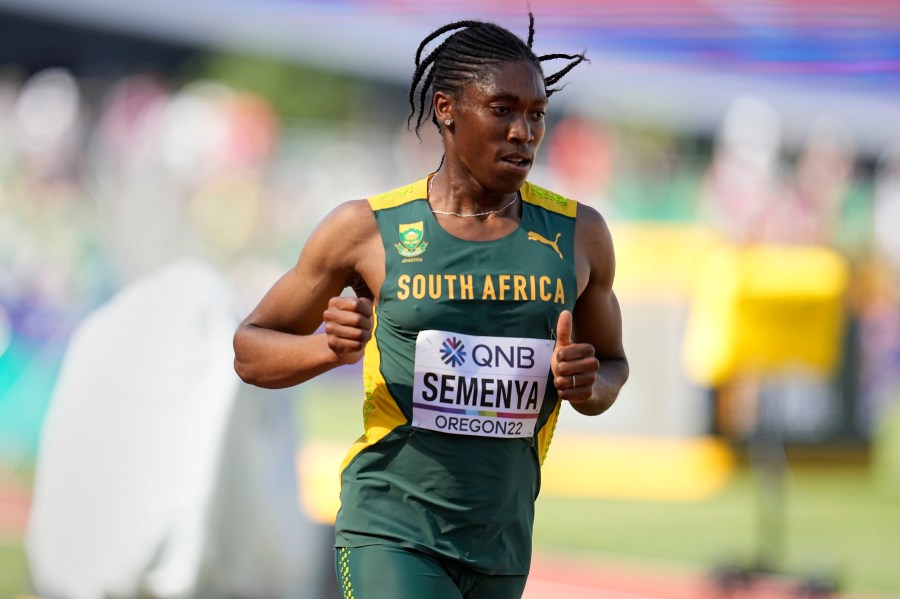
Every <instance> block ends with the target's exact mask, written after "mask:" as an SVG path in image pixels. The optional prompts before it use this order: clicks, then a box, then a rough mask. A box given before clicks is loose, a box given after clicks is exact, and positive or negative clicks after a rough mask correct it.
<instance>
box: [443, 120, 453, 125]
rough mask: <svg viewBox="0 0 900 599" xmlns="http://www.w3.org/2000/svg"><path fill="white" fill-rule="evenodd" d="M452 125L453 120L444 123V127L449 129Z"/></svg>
mask: <svg viewBox="0 0 900 599" xmlns="http://www.w3.org/2000/svg"><path fill="white" fill-rule="evenodd" d="M452 124H453V119H447V120H446V121H444V125H446V126H447V127H449V126H450V125H452Z"/></svg>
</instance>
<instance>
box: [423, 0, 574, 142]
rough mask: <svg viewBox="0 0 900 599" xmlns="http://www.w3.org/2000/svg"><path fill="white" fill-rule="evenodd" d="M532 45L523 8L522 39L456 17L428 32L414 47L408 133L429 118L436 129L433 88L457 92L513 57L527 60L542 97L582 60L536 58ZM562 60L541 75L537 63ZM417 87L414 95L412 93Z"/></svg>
mask: <svg viewBox="0 0 900 599" xmlns="http://www.w3.org/2000/svg"><path fill="white" fill-rule="evenodd" d="M450 32H453V33H452V34H451V35H450V36H449V37H447V38H446V39H445V40H443V41H442V42H441V43H440V44H439V45H438V46H437V47H436V48H434V49H433V50H432V51H431V52H430V53H428V55H426V56H425V57H424V58H423V57H422V55H423V54H424V52H425V48H426V47H427V46H428V45H429V44H431V43H432V42H434V41H435V40H437V39H438V38H439V37H441V36H442V35H444V34H446V33H450ZM533 44H534V15H533V14H532V13H531V11H529V12H528V41H527V42H524V41H522V39H521V38H519V37H518V36H517V35H515V34H513V33H512V32H510V31H509V30H507V29H505V28H503V27H500V26H498V25H495V24H493V23H485V22H483V21H471V20H466V21H457V22H455V23H449V24H447V25H444V26H443V27H440V28H439V29H437V30H435V31H434V32H432V33H431V34H429V35H428V36H427V37H426V38H425V39H424V40H422V42H421V43H420V44H419V47H418V49H417V50H416V70H415V72H414V73H413V77H412V83H411V84H410V86H409V106H410V113H409V118H407V120H406V123H407V126H411V123H412V121H413V119H414V118H415V122H416V125H415V128H414V131H415V132H416V134H417V135H418V133H419V129H420V128H421V126H422V123H423V122H424V121H425V119H426V118H428V117H429V116H430V117H431V121H432V122H433V123H434V124H435V126H436V127H437V128H438V131H440V129H441V124H440V123H439V122H438V121H437V119H436V118H435V116H434V110H433V106H432V105H431V103H429V99H430V98H431V97H432V95H433V94H434V92H435V91H443V92H446V93H449V94H458V93H459V92H460V91H462V88H463V87H465V86H466V85H467V84H469V83H471V82H473V81H476V80H478V79H479V78H482V77H484V76H485V75H486V72H487V70H488V69H489V68H490V67H493V66H495V65H498V64H504V63H509V62H516V61H527V62H530V63H531V64H533V65H534V66H535V68H537V69H538V71H539V72H540V73H541V75H542V76H544V87H545V90H546V93H547V97H550V96H551V95H553V93H554V92H557V91H559V90H560V89H562V88H559V87H554V86H555V85H556V84H557V83H559V81H560V79H562V78H563V77H564V76H565V75H566V74H567V73H568V72H569V71H571V70H572V69H573V68H575V67H576V66H577V65H578V64H580V63H582V62H584V61H585V60H587V59H586V58H585V55H584V52H582V53H581V54H546V55H543V56H536V55H535V53H534V52H533V51H532V49H531V48H532V45H533ZM557 59H565V60H568V61H569V63H568V64H567V65H566V66H565V67H563V68H562V69H561V70H559V71H557V72H555V73H553V74H552V75H549V76H547V75H544V70H543V68H542V66H541V63H542V62H545V61H548V60H557ZM417 90H418V94H417V93H416V91H417Z"/></svg>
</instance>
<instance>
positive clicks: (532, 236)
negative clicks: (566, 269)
mask: <svg viewBox="0 0 900 599" xmlns="http://www.w3.org/2000/svg"><path fill="white" fill-rule="evenodd" d="M561 235H562V233H557V234H556V239H554V240H553V241H550V240H549V239H547V238H546V237H544V236H543V235H541V234H540V233H535V232H534V231H529V232H528V241H537V242H538V243H543V244H544V245H546V246H548V247H550V249H552V250H553V251H554V252H556V253H557V254H558V255H559V257H560V259H563V255H562V252H561V251H559V238H560V236H561Z"/></svg>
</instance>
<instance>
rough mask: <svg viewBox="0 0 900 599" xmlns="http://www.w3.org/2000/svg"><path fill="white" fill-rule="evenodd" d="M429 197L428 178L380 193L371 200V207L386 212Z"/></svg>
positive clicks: (376, 210)
mask: <svg viewBox="0 0 900 599" xmlns="http://www.w3.org/2000/svg"><path fill="white" fill-rule="evenodd" d="M427 197H428V178H427V177H426V178H424V179H420V180H419V181H416V182H415V183H409V184H407V185H404V186H403V187H398V188H397V189H392V190H391V191H386V192H384V193H379V194H378V195H374V196H372V197H370V198H369V205H370V206H371V207H372V210H374V211H375V212H378V211H379V210H386V209H388V208H396V207H397V206H402V205H403V204H406V203H407V202H413V201H415V200H423V199H425V198H427Z"/></svg>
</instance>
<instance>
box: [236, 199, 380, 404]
mask: <svg viewBox="0 0 900 599" xmlns="http://www.w3.org/2000/svg"><path fill="white" fill-rule="evenodd" d="M380 248H381V243H380V238H379V237H378V228H377V225H376V223H375V217H374V216H373V214H372V210H371V208H370V207H369V204H368V202H366V201H365V200H360V201H354V202H347V203H345V204H342V205H340V206H338V207H337V208H335V209H334V210H333V211H332V212H331V213H330V214H329V215H328V216H327V217H326V218H325V219H324V220H323V221H322V222H321V223H320V224H319V226H318V227H317V228H316V230H315V231H313V233H312V235H311V236H310V238H309V240H308V241H307V242H306V245H305V246H304V247H303V250H302V251H301V253H300V258H299V259H298V261H297V264H296V265H295V266H294V267H293V268H292V269H291V270H289V271H288V272H287V273H285V274H284V275H283V276H282V277H281V278H280V279H279V280H278V281H277V282H276V283H275V284H274V285H273V286H272V288H271V289H270V290H269V291H268V293H266V295H265V297H263V299H262V301H260V303H259V305H257V306H256V308H254V309H253V311H252V312H251V313H250V315H249V316H247V318H246V319H244V321H243V322H242V323H241V324H240V326H238V328H237V331H236V332H235V334H234V369H235V371H236V372H237V373H238V375H239V376H240V377H241V379H242V380H244V381H245V382H247V383H250V384H253V385H257V386H260V387H267V388H281V387H289V386H292V385H296V384H299V383H302V382H303V381H306V380H309V379H311V378H313V377H314V376H317V375H319V374H321V373H323V372H326V371H328V370H330V369H332V368H334V367H336V366H340V365H341V364H350V363H353V362H356V361H357V360H359V358H360V357H361V356H362V353H363V349H364V347H365V344H366V342H367V341H368V340H369V337H371V334H372V297H373V293H377V291H378V289H377V288H378V287H380V285H381V278H383V276H384V275H383V270H384V266H383V260H381V262H380V265H381V266H380V269H381V275H380V278H379V271H378V265H379V261H378V256H379V255H381V254H382V252H381V250H380ZM348 286H352V287H353V288H354V289H355V290H356V293H357V297H339V296H340V294H341V292H342V291H343V290H344V289H345V288H346V287H348ZM323 322H324V323H325V332H323V333H316V332H315V331H316V330H317V329H318V328H319V325H321V324H322V323H323Z"/></svg>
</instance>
